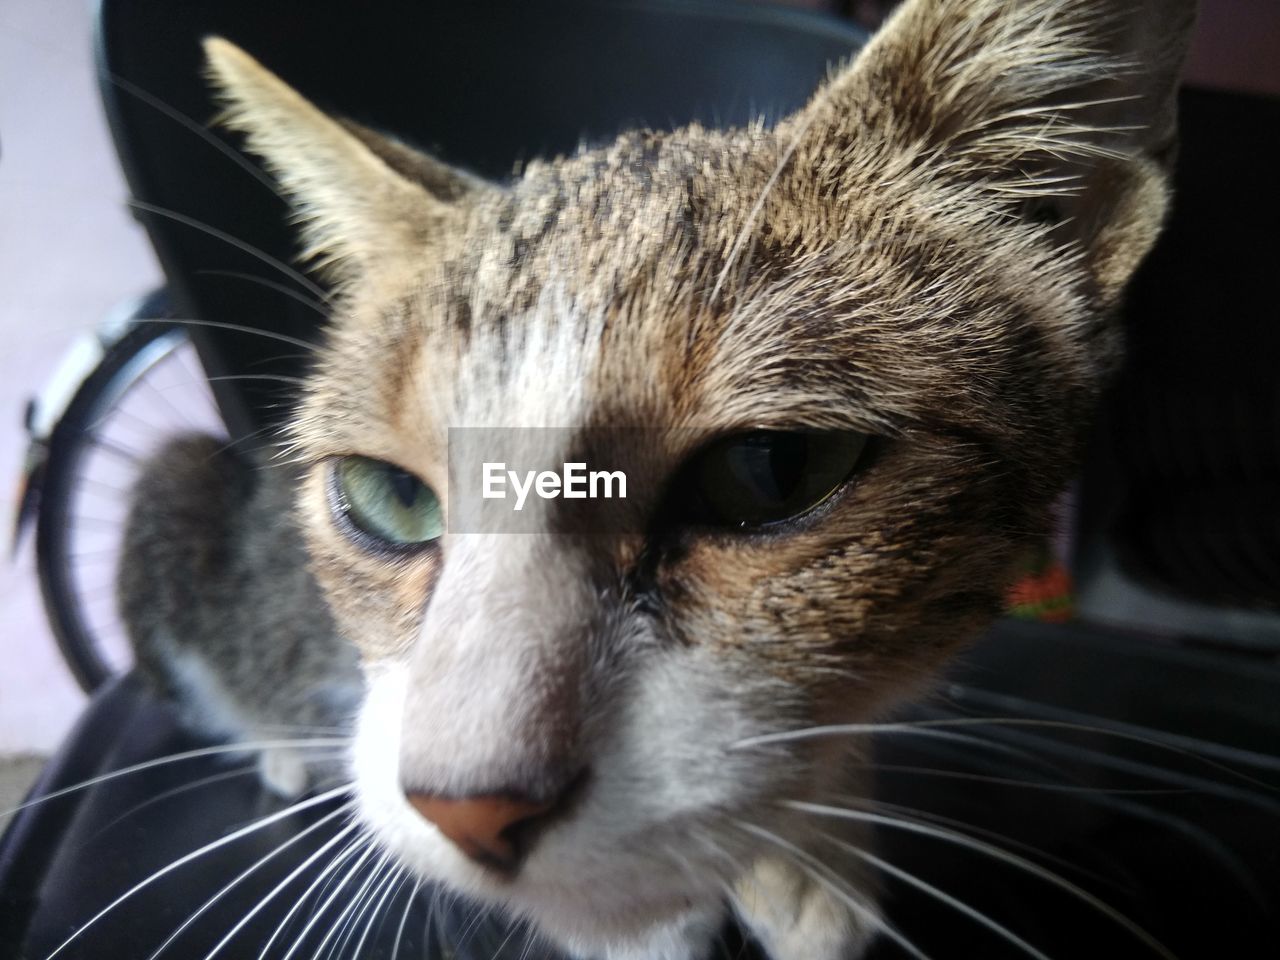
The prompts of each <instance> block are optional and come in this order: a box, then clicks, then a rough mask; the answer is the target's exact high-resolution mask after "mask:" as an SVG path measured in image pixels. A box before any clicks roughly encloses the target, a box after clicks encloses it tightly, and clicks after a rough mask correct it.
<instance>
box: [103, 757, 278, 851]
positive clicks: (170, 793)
mask: <svg viewBox="0 0 1280 960" xmlns="http://www.w3.org/2000/svg"><path fill="white" fill-rule="evenodd" d="M257 769H258V768H257V766H248V767H240V768H238V769H236V770H228V771H226V772H225V773H215V774H213V775H212V776H209V777H201V778H200V779H199V780H196V781H195V782H194V783H184V784H182V786H179V787H174V788H173V789H172V790H165V791H164V792H163V793H157V794H156V795H155V796H153V797H148V798H147V799H146V800H143V801H142V802H141V803H139V804H137V805H136V806H133V807H130V808H129V809H128V810H126V811H125V812H124V813H122V814H120V816H118V817H116V818H115V819H114V820H112V821H111V822H110V823H108V824H107V825H106V826H104V827H102V828H100V829H99V830H97V831H95V832H94V834H93V836H91V837H89V839H88V840H86V841H85V843H86V844H88V843H91V842H92V841H93V840H96V839H97V838H98V837H100V836H102V835H103V834H104V833H106V832H107V831H108V830H110V829H111V828H112V827H114V826H115V825H116V824H118V823H120V822H121V821H123V820H127V819H128V818H129V817H132V816H133V815H134V814H135V813H138V812H139V811H142V810H145V809H146V808H147V807H149V806H151V805H152V804H155V803H160V802H161V801H163V800H167V799H169V798H170V797H176V796H178V795H179V794H181V793H186V792H187V791H188V790H198V789H199V788H200V787H207V786H209V785H210V784H213V783H221V782H222V781H223V780H231V779H233V778H234V777H243V776H246V775H247V774H251V773H256V772H257Z"/></svg>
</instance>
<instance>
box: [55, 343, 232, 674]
mask: <svg viewBox="0 0 1280 960" xmlns="http://www.w3.org/2000/svg"><path fill="white" fill-rule="evenodd" d="M192 430H199V431H204V432H207V433H212V434H214V435H216V436H225V434H226V428H225V426H224V425H223V423H222V418H221V416H220V415H219V413H218V409H217V406H216V404H215V403H214V401H213V395H212V392H211V390H210V389H209V384H208V381H207V380H206V379H205V376H204V372H203V370H202V369H201V367H200V361H199V358H198V357H197V356H196V352H195V348H194V347H193V346H192V345H191V342H190V340H189V339H188V338H187V334H186V330H185V328H184V327H183V326H182V325H180V324H177V323H174V322H170V321H164V320H159V321H151V320H146V321H143V320H136V321H133V322H132V324H131V325H130V327H129V328H128V329H127V331H126V332H125V333H124V334H123V335H122V336H121V337H120V338H119V339H117V340H116V341H115V342H114V343H112V344H111V345H110V346H109V347H107V349H106V351H105V353H104V355H103V357H102V360H101V362H100V363H99V364H98V365H97V367H96V368H95V369H94V370H93V372H92V373H91V374H90V375H89V376H88V377H87V378H86V379H85V380H84V382H83V383H82V384H81V385H80V387H79V388H78V389H77V390H76V392H75V394H74V396H73V397H72V399H71V401H70V403H69V404H68V405H67V408H66V412H65V413H64V414H63V416H62V417H61V419H60V420H59V421H58V423H57V425H56V426H55V427H54V428H53V431H52V433H51V434H50V437H49V449H48V456H47V460H46V462H45V467H44V476H43V478H42V482H41V487H40V501H39V512H38V513H37V515H36V520H35V524H36V528H35V529H36V536H35V547H36V570H37V575H38V577H39V581H40V592H41V595H42V596H43V598H44V606H45V611H46V613H47V615H48V617H49V623H50V625H51V626H52V628H53V632H54V636H55V637H56V639H57V641H58V645H59V647H60V648H61V650H62V655H63V657H64V659H65V660H66V662H67V666H68V667H69V668H70V669H71V672H72V673H73V674H74V675H75V678H76V681H77V682H78V683H79V684H80V686H81V687H82V688H83V689H84V690H85V691H86V692H88V691H92V690H94V689H96V688H97V687H98V686H100V685H101V684H102V683H103V682H104V681H106V680H107V679H108V678H110V677H111V676H113V675H114V674H117V673H120V672H123V671H124V670H126V669H128V667H129V665H130V664H131V663H132V659H133V658H132V653H131V650H130V645H129V642H128V638H127V636H126V635H125V631H124V627H123V625H122V623H121V622H120V619H119V615H118V613H117V610H116V599H115V582H116V574H117V570H118V566H119V562H120V546H121V542H122V538H123V535H124V527H125V520H126V518H127V514H128V510H129V498H130V491H131V489H132V487H133V484H134V481H135V480H136V479H137V474H138V472H139V470H140V469H141V466H142V464H143V463H144V462H145V461H146V459H147V458H148V457H149V456H150V455H151V454H152V453H154V452H155V450H156V449H157V448H158V447H159V446H160V445H161V444H162V443H163V442H164V441H165V440H167V439H169V438H170V437H172V436H174V435H175V434H177V433H179V432H182V431H192Z"/></svg>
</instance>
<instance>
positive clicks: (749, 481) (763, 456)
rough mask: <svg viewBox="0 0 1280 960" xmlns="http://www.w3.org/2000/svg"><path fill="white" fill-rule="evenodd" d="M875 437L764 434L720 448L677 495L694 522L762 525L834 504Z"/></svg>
mask: <svg viewBox="0 0 1280 960" xmlns="http://www.w3.org/2000/svg"><path fill="white" fill-rule="evenodd" d="M869 439H870V438H869V437H867V435H866V434H862V433H853V432H840V433H825V432H817V431H780V430H757V431H754V432H752V433H742V434H737V435H735V436H732V437H726V438H725V439H723V440H719V441H717V442H715V443H713V444H712V445H711V446H709V447H707V448H705V449H704V450H702V451H701V452H700V453H698V454H696V455H695V456H694V458H693V459H692V460H691V461H689V463H688V464H686V465H685V468H684V470H683V471H682V472H681V475H680V478H679V479H678V480H677V482H676V488H675V490H674V491H673V493H674V495H675V496H676V498H677V501H678V505H677V514H678V515H679V516H680V517H681V518H682V519H683V520H684V522H686V523H697V524H704V525H710V526H720V527H739V528H743V527H761V526H766V525H768V524H771V523H778V522H780V521H782V520H788V519H790V518H792V517H795V516H798V515H800V514H802V513H805V512H806V511H808V510H810V509H811V508H813V507H815V506H817V505H818V504H819V503H821V502H822V501H824V500H826V499H827V498H828V497H829V496H831V494H832V493H834V492H835V491H836V489H837V488H839V487H840V485H841V484H843V483H844V482H845V481H846V480H847V479H849V477H850V476H851V475H852V473H853V471H854V469H855V468H856V467H857V466H858V463H859V461H860V460H861V459H862V456H863V453H864V452H865V450H866V447H867V442H868V440H869Z"/></svg>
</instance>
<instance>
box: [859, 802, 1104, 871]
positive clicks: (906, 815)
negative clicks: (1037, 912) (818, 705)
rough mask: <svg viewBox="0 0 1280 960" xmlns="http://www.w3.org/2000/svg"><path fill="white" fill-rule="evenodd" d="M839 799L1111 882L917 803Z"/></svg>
mask: <svg viewBox="0 0 1280 960" xmlns="http://www.w3.org/2000/svg"><path fill="white" fill-rule="evenodd" d="M841 799H842V801H843V802H845V803H854V804H866V805H867V806H870V807H872V808H874V809H876V810H881V811H884V812H886V813H892V814H896V815H898V816H900V817H902V818H903V819H904V820H914V821H915V822H917V823H924V824H930V823H931V824H934V825H936V826H941V827H950V828H951V829H953V830H955V831H956V832H958V833H964V834H967V835H968V836H973V837H985V838H986V839H987V840H990V841H993V842H995V843H996V844H1004V846H1003V848H1002V849H1006V850H1021V851H1022V852H1023V853H1027V854H1031V855H1033V856H1036V857H1040V858H1041V859H1042V860H1045V861H1046V862H1049V863H1053V864H1056V865H1057V866H1059V867H1061V868H1062V869H1064V870H1070V871H1072V872H1074V873H1077V874H1079V875H1080V876H1084V877H1088V878H1089V879H1091V880H1093V881H1094V882H1096V883H1113V882H1114V881H1111V880H1108V879H1107V878H1105V877H1103V876H1102V875H1101V874H1099V873H1096V872H1095V871H1093V870H1089V869H1086V868H1085V867H1082V866H1080V865H1079V864H1078V863H1072V862H1071V861H1069V860H1065V859H1063V858H1062V857H1059V856H1056V855H1054V854H1052V853H1048V852H1047V851H1045V850H1041V849H1040V848H1039V847H1034V846H1032V845H1031V844H1029V843H1024V842H1023V841H1021V840H1017V839H1015V838H1014V837H1009V836H1006V835H1004V834H1002V833H996V832H995V831H994V830H987V829H985V828H983V827H979V826H976V825H974V824H972V823H965V822H964V821H962V820H955V819H953V818H951V817H944V816H941V815H939V814H936V813H934V812H932V811H931V810H922V809H920V808H919V807H907V806H903V805H902V804H898V803H889V802H887V801H885V800H871V799H867V798H864V797H844V798H841Z"/></svg>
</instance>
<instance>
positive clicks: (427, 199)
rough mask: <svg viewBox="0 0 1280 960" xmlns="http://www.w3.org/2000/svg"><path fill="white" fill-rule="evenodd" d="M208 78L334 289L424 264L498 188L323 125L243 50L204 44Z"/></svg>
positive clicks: (354, 128)
mask: <svg viewBox="0 0 1280 960" xmlns="http://www.w3.org/2000/svg"><path fill="white" fill-rule="evenodd" d="M204 50H205V55H206V57H207V58H208V68H209V76H210V78H211V80H212V81H213V83H214V84H215V85H216V87H217V89H218V93H219V98H220V99H221V101H222V102H223V104H224V106H225V108H226V109H225V112H224V113H223V114H222V116H221V118H220V119H221V122H222V123H224V124H225V125H226V126H228V127H230V128H231V129H234V130H238V131H241V132H242V133H244V134H245V136H246V143H247V146H248V148H249V150H251V151H252V152H254V153H256V154H257V155H258V156H260V157H262V159H263V160H264V161H266V164H267V166H268V168H269V169H270V170H271V172H272V173H273V174H274V175H275V176H276V178H277V179H278V180H279V182H280V184H281V186H282V187H283V188H284V190H285V192H286V193H287V194H288V196H289V197H290V199H291V200H292V201H293V203H294V206H295V209H296V210H297V213H298V218H299V221H300V222H301V225H302V230H303V238H304V241H305V244H306V247H305V255H306V256H307V257H310V258H313V259H315V260H316V261H317V262H318V263H319V265H320V266H322V267H323V268H325V269H327V270H328V271H329V272H330V273H331V275H333V277H334V279H336V280H338V281H339V282H351V281H355V280H358V279H361V278H371V279H374V280H375V281H376V280H377V278H378V277H379V276H380V275H387V274H393V273H396V272H399V271H401V270H402V269H403V268H404V267H406V266H408V265H410V264H412V263H413V262H414V261H417V260H420V258H421V254H422V250H423V249H424V248H425V247H426V246H428V245H429V244H430V243H431V242H432V241H433V240H435V239H438V238H439V237H440V236H441V234H442V233H444V232H447V231H448V229H449V226H450V224H451V223H452V222H456V218H457V217H458V215H459V212H460V207H461V206H463V205H465V204H466V203H468V202H471V201H472V200H473V199H474V197H475V196H476V195H477V194H479V193H480V192H482V191H485V190H491V189H497V188H496V187H492V186H490V185H488V184H485V183H484V182H483V181H480V180H478V179H476V178H474V177H471V176H469V175H467V174H464V173H462V172H460V171H457V170H454V169H452V168H450V167H448V166H446V165H445V164H443V163H440V162H438V161H436V160H434V159H432V158H431V157H428V156H426V155H424V154H421V153H419V152H417V151H416V150H412V149H411V148H409V147H407V146H404V145H403V144H400V143H397V142H395V141H393V140H390V139H388V138H386V137H383V136H382V135H380V134H378V133H375V132H374V131H372V130H369V129H367V128H365V127H362V126H360V125H358V124H356V123H353V122H350V121H345V120H343V121H340V120H335V119H334V118H332V117H329V116H328V115H326V114H325V113H323V112H322V111H321V110H319V109H317V108H316V107H315V106H314V105H313V104H311V103H310V102H308V101H307V100H306V99H305V98H304V97H302V96H301V95H300V94H299V93H298V92H297V91H296V90H294V89H293V88H292V87H290V86H288V85H287V84H286V83H284V81H282V80H281V79H280V78H279V77H277V76H275V75H274V74H273V73H271V72H270V71H269V70H267V69H266V68H265V67H263V66H262V65H261V64H260V63H258V62H257V61H256V60H254V59H253V57H251V56H249V55H248V54H247V53H245V52H244V51H243V50H241V49H240V48H239V47H237V46H235V45H234V44H232V43H229V42H228V41H226V40H223V39H222V38H221V37H209V38H207V39H206V40H205V41H204Z"/></svg>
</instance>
